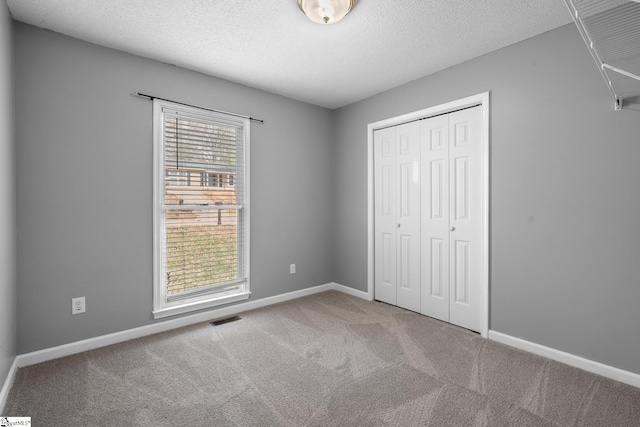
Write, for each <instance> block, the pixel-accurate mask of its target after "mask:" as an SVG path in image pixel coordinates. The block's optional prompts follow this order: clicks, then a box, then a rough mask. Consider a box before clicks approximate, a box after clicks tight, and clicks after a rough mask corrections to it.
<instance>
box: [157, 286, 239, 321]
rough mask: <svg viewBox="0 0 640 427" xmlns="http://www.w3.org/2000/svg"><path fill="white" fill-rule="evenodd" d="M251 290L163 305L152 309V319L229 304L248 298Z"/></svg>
mask: <svg viewBox="0 0 640 427" xmlns="http://www.w3.org/2000/svg"><path fill="white" fill-rule="evenodd" d="M249 295H251V292H243V293H239V294H233V295H225V296H217V297H216V296H214V297H212V298H211V299H206V300H202V301H194V302H185V303H182V304H180V305H174V306H171V307H164V308H161V309H158V310H154V311H153V318H154V319H162V318H163V317H169V316H175V315H178V314H184V313H190V312H192V311H197V310H202V309H205V308H210V307H215V306H218V305H223V304H230V303H232V302H236V301H242V300H246V299H249Z"/></svg>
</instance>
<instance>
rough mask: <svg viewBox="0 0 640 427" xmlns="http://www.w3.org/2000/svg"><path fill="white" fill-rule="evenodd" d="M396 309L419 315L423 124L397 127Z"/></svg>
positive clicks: (413, 123) (416, 123) (408, 124)
mask: <svg viewBox="0 0 640 427" xmlns="http://www.w3.org/2000/svg"><path fill="white" fill-rule="evenodd" d="M396 145H397V156H396V167H397V188H398V200H397V206H398V212H397V213H398V216H397V218H398V223H397V225H396V227H397V246H396V248H397V251H398V258H397V266H398V288H397V305H398V306H399V307H402V308H406V309H407V310H412V311H417V312H419V311H420V290H421V289H420V273H421V272H420V208H421V206H420V123H419V122H411V123H407V124H404V125H399V126H397V127H396Z"/></svg>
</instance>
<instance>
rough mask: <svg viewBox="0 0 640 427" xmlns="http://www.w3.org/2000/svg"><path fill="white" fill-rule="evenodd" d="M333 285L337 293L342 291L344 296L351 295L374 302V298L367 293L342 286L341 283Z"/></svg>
mask: <svg viewBox="0 0 640 427" xmlns="http://www.w3.org/2000/svg"><path fill="white" fill-rule="evenodd" d="M331 285H332V288H333V289H334V290H336V291H340V292H342V293H344V294H347V295H351V296H353V297H358V298H362V299H364V300H367V301H373V298H372V297H371V296H370V295H369V294H368V293H367V292H363V291H359V290H357V289H353V288H350V287H348V286H344V285H341V284H339V283H332V284H331Z"/></svg>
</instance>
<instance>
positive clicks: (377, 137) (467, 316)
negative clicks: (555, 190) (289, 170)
mask: <svg viewBox="0 0 640 427" xmlns="http://www.w3.org/2000/svg"><path fill="white" fill-rule="evenodd" d="M481 140H482V108H481V107H480V106H476V107H471V108H466V109H463V110H459V111H455V112H451V113H448V114H441V115H437V116H434V117H429V118H425V119H422V120H416V121H412V122H409V123H405V124H401V125H397V126H392V127H388V128H385V129H380V130H376V131H375V132H374V252H375V254H374V262H375V266H374V276H375V277H374V295H375V299H376V300H379V301H382V302H386V303H389V304H394V305H397V306H399V307H402V308H406V309H408V310H412V311H416V312H419V313H422V314H425V315H427V316H431V317H435V318H437V319H440V320H443V321H446V322H450V323H453V324H456V325H458V326H462V327H464V328H467V329H471V330H474V331H480V329H481V327H482V309H483V308H482V262H483V252H482V251H483V249H482V247H483V242H482V235H483V224H484V218H483V205H484V201H485V197H486V195H485V194H484V185H483V175H482V174H483V173H482V165H481V163H482V154H483V153H482V148H481Z"/></svg>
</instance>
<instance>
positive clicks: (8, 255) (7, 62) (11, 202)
mask: <svg viewBox="0 0 640 427" xmlns="http://www.w3.org/2000/svg"><path fill="white" fill-rule="evenodd" d="M12 27H13V24H12V22H11V16H10V15H9V9H8V8H7V5H6V3H5V2H0V182H2V185H0V200H2V201H3V203H1V204H0V388H2V384H3V383H4V381H5V378H6V377H7V373H8V372H9V368H10V367H11V364H12V363H13V359H14V357H15V355H16V275H15V263H16V259H15V246H16V237H15V233H16V232H15V184H14V176H15V167H14V133H13V70H12V68H13V33H12Z"/></svg>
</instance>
